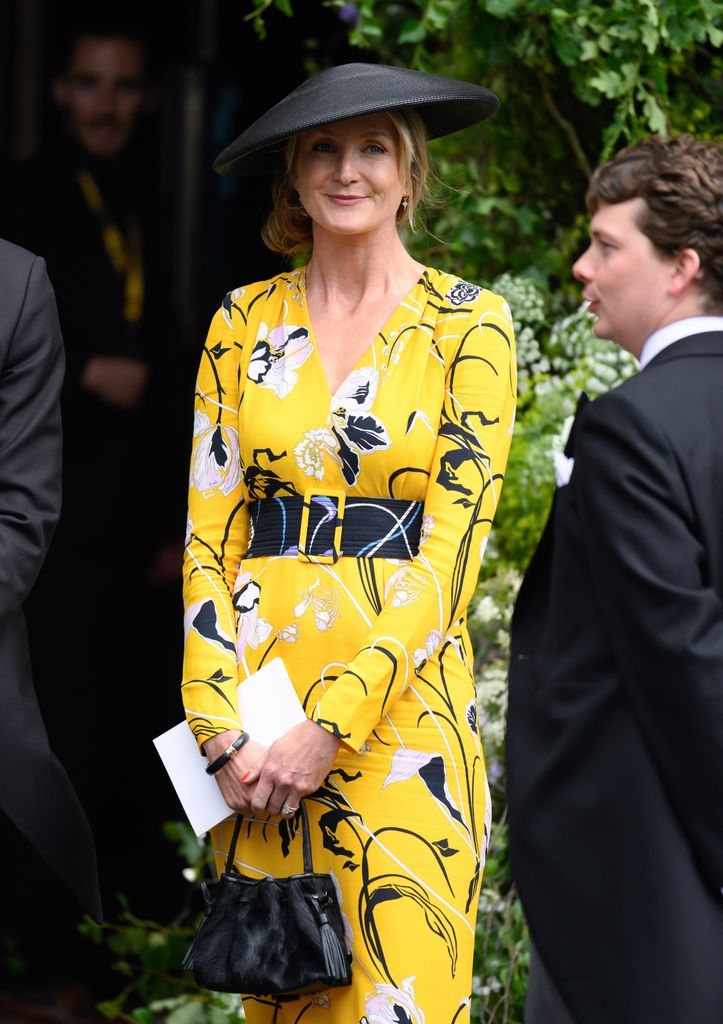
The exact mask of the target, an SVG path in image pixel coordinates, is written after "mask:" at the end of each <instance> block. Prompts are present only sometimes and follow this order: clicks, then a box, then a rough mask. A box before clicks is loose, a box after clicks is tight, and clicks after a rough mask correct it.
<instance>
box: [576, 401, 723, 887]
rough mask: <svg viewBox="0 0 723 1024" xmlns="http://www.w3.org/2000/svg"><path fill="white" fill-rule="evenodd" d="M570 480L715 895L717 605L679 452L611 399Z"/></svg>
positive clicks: (656, 751) (720, 837)
mask: <svg viewBox="0 0 723 1024" xmlns="http://www.w3.org/2000/svg"><path fill="white" fill-rule="evenodd" d="M572 482H573V483H574V485H575V488H576V493H577V495H578V500H579V504H580V515H581V521H582V523H583V524H584V533H583V537H584V540H585V546H586V551H587V557H588V558H589V561H590V565H591V568H592V570H593V574H594V580H595V585H596V591H597V594H598V597H599V601H600V608H601V616H602V619H603V622H604V625H605V628H606V630H607V631H608V633H609V636H610V642H611V644H612V648H613V652H614V655H615V659H616V662H617V664H618V665H619V668H620V672H621V674H622V676H623V679H624V682H625V686H626V688H627V692H628V693H629V696H630V701H631V703H632V705H633V707H634V709H635V715H636V718H637V720H638V721H639V723H640V729H641V732H642V733H643V734H644V736H645V739H646V742H647V743H648V744H649V746H650V749H651V751H652V753H653V756H654V758H655V762H656V765H657V767H658V770H659V772H660V775H661V777H662V779H663V780H664V783H665V786H666V789H667V790H668V792H669V794H670V797H671V799H672V801H673V803H674V805H675V807H676V809H677V812H678V814H679V815H680V819H681V821H682V822H683V823H684V825H685V827H686V829H687V831H688V834H689V836H690V837H691V840H692V844H693V847H694V849H695V850H696V851H697V854H698V856H699V858H700V861H701V863H702V865H703V867H704V870H705V871H706V874H707V875H708V878H709V880H710V881H711V883H712V885H713V886H714V887H715V888H716V889H720V888H721V886H723V826H722V824H721V822H722V821H723V818H722V817H721V806H722V805H723V604H722V603H721V598H720V595H719V593H717V592H716V588H715V586H714V585H713V582H712V580H711V573H710V569H709V565H708V563H707V553H706V550H705V546H704V544H703V542H702V539H701V536H700V527H699V523H698V522H697V519H696V515H695V514H694V512H693V510H692V506H691V492H690V490H689V488H688V487H687V486H686V482H685V480H684V479H683V476H682V474H681V467H680V462H679V453H677V452H676V450H675V449H674V447H673V445H672V444H671V443H670V441H669V439H668V437H667V433H666V428H665V424H664V423H663V422H661V421H660V420H659V419H654V418H652V417H651V416H649V415H648V414H646V413H645V412H643V411H642V410H641V409H640V408H639V407H638V406H637V405H636V403H635V402H634V401H631V400H630V399H629V398H627V396H625V395H623V394H622V393H617V392H612V393H611V394H609V395H606V396H604V397H603V399H598V400H597V401H596V402H593V403H592V404H591V405H590V406H589V408H588V409H587V410H586V413H585V416H584V418H583V420H582V423H581V430H580V432H579V435H578V440H577V458H576V462H575V470H574V473H573V480H572ZM706 486H707V485H706ZM614 756H615V752H614V751H611V757H614Z"/></svg>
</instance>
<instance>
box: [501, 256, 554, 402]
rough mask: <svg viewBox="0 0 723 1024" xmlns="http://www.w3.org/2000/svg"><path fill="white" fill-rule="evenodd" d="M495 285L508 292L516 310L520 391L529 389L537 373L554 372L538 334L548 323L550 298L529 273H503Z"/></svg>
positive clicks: (511, 304) (512, 308)
mask: <svg viewBox="0 0 723 1024" xmlns="http://www.w3.org/2000/svg"><path fill="white" fill-rule="evenodd" d="M492 287H493V290H494V291H496V292H499V293H500V295H504V297H505V298H506V299H507V302H508V304H509V307H510V309H511V311H512V324H513V326H514V328H515V340H516V343H517V362H518V367H519V369H518V379H517V384H518V388H519V390H520V393H523V392H525V391H527V390H529V387H530V381H531V378H532V377H533V376H536V375H538V374H544V373H549V372H550V362H549V360H548V358H547V356H546V355H545V353H544V352H543V349H542V347H541V345H540V341H539V339H538V336H537V335H538V332H539V329H540V327H542V326H543V325H544V323H545V317H546V313H547V299H546V296H545V293H544V292H543V291H542V289H541V288H539V287H538V286H537V285H536V284H535V282H534V281H533V280H531V278H529V277H515V276H514V275H513V274H502V275H501V276H500V277H498V278H497V279H496V280H495V281H494V283H493V285H492Z"/></svg>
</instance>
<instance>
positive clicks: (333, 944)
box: [319, 907, 347, 978]
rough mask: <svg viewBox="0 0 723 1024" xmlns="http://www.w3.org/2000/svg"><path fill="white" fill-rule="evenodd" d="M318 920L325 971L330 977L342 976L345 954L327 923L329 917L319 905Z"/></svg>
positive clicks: (345, 969) (345, 967)
mask: <svg viewBox="0 0 723 1024" xmlns="http://www.w3.org/2000/svg"><path fill="white" fill-rule="evenodd" d="M319 920H320V922H321V927H320V929H319V934H320V936H321V950H322V952H323V954H324V963H325V964H326V973H327V974H328V976H329V977H330V978H343V977H345V975H346V972H347V963H346V956H345V955H344V950H343V949H342V946H341V943H340V942H339V939H338V937H337V934H336V932H335V931H334V929H333V928H332V927H331V925H330V924H329V919H328V917H327V916H326V913H325V912H324V911H323V910H322V908H321V907H319Z"/></svg>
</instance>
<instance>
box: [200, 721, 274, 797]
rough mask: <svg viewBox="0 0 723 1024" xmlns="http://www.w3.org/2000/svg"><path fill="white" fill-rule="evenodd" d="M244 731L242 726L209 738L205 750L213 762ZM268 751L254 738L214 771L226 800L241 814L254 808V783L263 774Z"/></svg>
mask: <svg viewBox="0 0 723 1024" xmlns="http://www.w3.org/2000/svg"><path fill="white" fill-rule="evenodd" d="M240 735H241V733H240V732H239V730H238V729H233V730H230V731H229V732H221V733H219V734H218V735H217V736H212V737H211V738H210V739H208V740H206V742H205V743H204V744H203V752H204V754H205V755H206V757H207V758H208V760H209V764H210V762H211V761H213V760H215V759H216V758H217V757H220V756H221V754H223V752H224V750H226V748H227V747H229V746H230V744H231V743H233V741H234V740H237V739H238V738H239V736H240ZM267 753H268V749H267V748H266V747H264V746H262V744H261V743H257V742H256V741H255V740H252V739H250V740H248V741H247V742H246V743H244V745H243V746H242V747H241V749H240V750H239V751H238V752H237V753H236V754H234V755H233V757H232V758H231V759H230V761H227V762H226V764H225V765H224V766H223V768H220V769H219V770H218V771H217V772H216V774H215V775H214V778H215V779H216V782H217V783H218V785H219V788H220V790H221V793H222V794H223V798H224V800H225V801H226V803H227V804H228V806H229V807H230V808H231V809H232V810H234V811H238V812H239V813H240V814H248V813H249V812H250V811H251V797H252V796H253V792H254V783H255V782H256V781H257V780H258V777H259V775H260V774H261V768H262V766H263V763H264V760H265V758H266V755H267Z"/></svg>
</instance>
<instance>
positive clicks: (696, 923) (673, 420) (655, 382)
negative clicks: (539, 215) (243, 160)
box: [507, 135, 723, 1024]
mask: <svg viewBox="0 0 723 1024" xmlns="http://www.w3.org/2000/svg"><path fill="white" fill-rule="evenodd" d="M588 207H589V209H590V212H591V214H592V222H591V227H590V235H591V241H590V245H589V247H588V249H587V250H586V251H585V253H584V254H583V255H582V256H581V257H580V259H579V260H578V261H577V263H576V264H575V266H574V268H573V272H574V274H575V276H576V277H577V278H578V280H579V281H580V282H581V283H582V286H583V291H582V294H583V298H584V299H586V300H587V301H588V302H589V304H590V307H589V308H590V312H591V313H593V314H594V315H595V317H596V318H597V319H596V323H595V326H594V328H593V330H594V333H595V334H596V335H597V336H598V337H601V338H610V339H611V340H612V341H614V342H615V343H616V344H618V345H620V346H621V347H622V348H624V349H626V350H627V351H629V352H631V353H632V354H633V355H634V356H635V357H636V358H637V359H638V360H639V361H640V367H641V372H640V373H639V374H638V375H637V376H635V377H633V378H631V379H629V380H627V381H626V382H625V383H624V384H622V385H621V386H620V387H618V388H616V389H614V390H613V391H611V392H608V393H607V394H605V395H603V396H601V397H600V398H598V399H596V401H594V402H592V403H588V404H587V405H584V406H583V407H582V408H581V410H580V411H579V413H578V416H577V418H576V420H575V423H574V425H573V430H572V433H571V436H570V441H569V442H568V448H567V457H568V460H569V461H568V463H567V466H568V469H569V468H570V467H572V471H571V475H570V476H569V482H567V483H565V482H564V480H563V481H562V483H563V485H562V486H560V487H559V488H558V490H557V493H556V497H555V501H554V506H553V511H552V514H551V517H550V520H549V522H548V525H547V527H546V529H545V533H544V534H543V538H542V540H541V542H540V545H539V547H538V549H537V552H536V553H535V555H534V557H533V559H532V562H531V564H530V566H529V568H528V570H527V573H526V575H525V578H524V581H523V583H522V587H521V590H520V593H519V596H518V599H517V603H516V607H515V612H514V617H513V622H512V637H511V669H510V694H509V713H508V714H509V720H508V735H507V749H508V788H509V812H510V852H511V859H512V868H513V874H514V877H515V879H516V881H517V884H518V886H519V890H520V895H521V897H522V902H523V905H524V909H525V912H526V914H527V917H528V920H529V924H530V929H531V933H532V938H533V941H534V943H535V946H536V953H535V955H534V957H533V963H532V968H531V973H530V987H529V992H528V1000H527V1016H526V1020H527V1022H528V1024H551V1022H554V1024H568V1022H575V1024H611V1022H613V1021H614V1022H615V1024H641V1022H643V1021H645V1022H648V1021H650V1022H653V1021H655V1024H682V1022H685V1024H712V1022H713V1021H721V1020H723V971H721V964H722V963H723V810H722V809H723V530H721V523H722V522H723V445H722V444H721V439H722V438H723V401H722V400H721V395H723V147H722V146H721V145H720V143H717V142H703V141H701V140H697V139H694V138H692V137H690V136H686V135H682V136H678V137H676V138H670V139H667V138H660V137H651V138H648V139H644V140H642V141H641V142H639V143H637V144H635V145H634V146H632V147H630V148H628V149H626V150H623V151H622V152H621V153H620V154H618V155H617V156H616V157H615V158H614V159H613V160H611V161H610V162H608V163H606V164H603V165H602V166H601V167H599V168H598V169H597V170H596V171H595V173H594V175H593V177H592V180H591V183H590V187H589V191H588Z"/></svg>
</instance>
